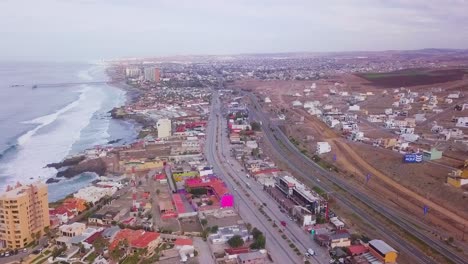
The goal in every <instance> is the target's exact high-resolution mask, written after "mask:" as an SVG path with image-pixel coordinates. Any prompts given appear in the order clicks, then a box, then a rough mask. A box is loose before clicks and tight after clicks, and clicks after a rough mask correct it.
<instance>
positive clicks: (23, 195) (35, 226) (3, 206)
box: [0, 183, 50, 249]
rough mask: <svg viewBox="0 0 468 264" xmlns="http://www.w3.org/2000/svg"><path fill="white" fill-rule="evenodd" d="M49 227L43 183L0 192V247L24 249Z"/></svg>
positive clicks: (45, 191)
mask: <svg viewBox="0 0 468 264" xmlns="http://www.w3.org/2000/svg"><path fill="white" fill-rule="evenodd" d="M49 225H50V221H49V203H48V193H47V185H46V184H44V183H36V184H30V185H21V184H19V183H17V184H16V186H14V187H10V186H8V187H7V189H6V191H5V192H3V193H0V248H2V247H3V248H9V249H19V248H24V247H25V246H26V245H28V244H29V243H31V242H32V241H34V240H35V239H37V238H38V237H39V236H41V235H43V234H44V228H45V227H48V226H49Z"/></svg>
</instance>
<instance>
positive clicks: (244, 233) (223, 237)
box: [208, 225, 252, 245]
mask: <svg viewBox="0 0 468 264" xmlns="http://www.w3.org/2000/svg"><path fill="white" fill-rule="evenodd" d="M235 235H239V236H240V237H242V239H243V240H244V242H247V241H248V240H250V239H252V235H250V234H249V231H248V230H247V228H246V227H245V226H240V225H234V226H225V227H220V228H219V229H218V232H217V233H216V234H212V235H210V236H209V237H208V240H209V241H211V243H213V244H218V245H219V244H225V243H226V242H227V241H228V240H229V239H231V237H233V236H235Z"/></svg>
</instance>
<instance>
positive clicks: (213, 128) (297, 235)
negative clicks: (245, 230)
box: [206, 92, 327, 263]
mask: <svg viewBox="0 0 468 264" xmlns="http://www.w3.org/2000/svg"><path fill="white" fill-rule="evenodd" d="M216 113H221V109H220V102H219V98H218V94H217V92H214V94H213V100H212V111H211V117H210V122H209V128H208V136H207V142H206V156H207V159H208V161H209V162H210V163H211V164H212V165H213V166H214V170H215V171H216V173H217V174H218V175H219V176H220V177H222V178H223V180H225V182H226V183H227V185H228V187H229V188H230V190H231V191H233V195H234V197H235V202H236V205H237V208H238V210H239V213H240V215H241V216H242V218H243V219H244V220H245V221H247V222H249V223H251V224H252V225H253V226H254V227H257V228H258V229H259V230H261V231H262V232H264V233H265V236H266V237H267V244H266V248H267V250H268V251H269V253H270V254H271V257H272V258H273V260H274V261H275V262H278V263H291V262H292V263H302V262H303V257H302V255H301V256H298V255H297V254H296V253H295V252H294V251H293V250H292V249H291V248H290V246H289V245H288V242H287V241H286V240H285V239H283V238H282V237H281V235H282V233H279V232H278V230H277V229H276V228H275V227H273V223H268V221H266V218H265V216H263V215H262V214H261V213H260V211H259V210H258V208H255V207H257V206H253V205H255V204H257V205H260V204H262V203H265V204H266V205H267V206H265V207H264V211H265V212H266V213H267V214H268V215H269V216H270V217H271V218H272V219H273V221H274V222H275V223H277V224H279V222H280V221H282V220H285V219H286V218H287V216H286V215H284V214H283V213H281V212H280V211H279V209H278V206H277V204H276V203H275V202H274V201H273V199H271V197H268V196H267V194H266V193H264V191H263V190H262V188H261V186H260V185H258V184H257V183H255V182H254V181H251V180H248V179H247V178H246V177H245V173H242V176H240V174H241V173H240V170H241V166H240V164H239V163H238V161H237V160H234V159H231V158H230V155H229V149H230V148H229V145H228V144H229V143H228V142H227V137H226V135H224V132H223V131H225V129H226V126H225V125H223V124H225V120H224V119H223V117H222V116H221V115H218V116H216ZM231 164H232V165H231ZM231 177H235V178H236V179H237V180H240V181H242V182H243V183H247V182H249V183H250V186H251V188H252V189H248V188H245V189H246V190H244V191H243V190H240V189H241V188H242V187H239V188H237V187H236V183H235V182H234V179H233V178H231ZM242 186H245V185H242ZM251 199H253V200H254V202H252V201H251ZM290 223H291V224H290V225H289V226H288V228H286V229H283V230H284V231H283V232H284V234H285V235H287V236H288V237H290V238H291V240H292V241H293V242H294V244H296V245H297V246H298V248H299V249H300V251H301V253H302V254H304V253H305V251H306V250H307V248H309V247H310V248H314V249H315V247H316V246H315V245H314V244H313V243H314V242H313V241H312V240H311V238H310V237H309V236H308V235H307V234H306V233H305V232H304V231H302V230H301V229H300V228H299V226H297V225H296V224H295V223H293V222H290ZM314 246H315V247H314ZM318 255H319V256H318V258H319V259H320V261H319V260H318V259H310V261H312V263H327V261H326V260H324V259H322V258H323V257H327V254H325V253H323V252H320V253H319V254H318ZM314 260H315V261H314Z"/></svg>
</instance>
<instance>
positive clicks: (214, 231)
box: [210, 225, 218, 234]
mask: <svg viewBox="0 0 468 264" xmlns="http://www.w3.org/2000/svg"><path fill="white" fill-rule="evenodd" d="M210 232H211V233H213V234H215V233H218V226H217V225H215V226H212V227H211V229H210Z"/></svg>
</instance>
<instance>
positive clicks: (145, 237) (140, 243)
mask: <svg viewBox="0 0 468 264" xmlns="http://www.w3.org/2000/svg"><path fill="white" fill-rule="evenodd" d="M158 237H159V233H156V232H144V233H143V234H142V235H141V236H140V237H139V238H138V239H136V240H133V241H132V242H131V243H130V245H131V246H132V247H135V248H146V247H148V245H149V243H151V242H153V241H154V240H156V239H158Z"/></svg>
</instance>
